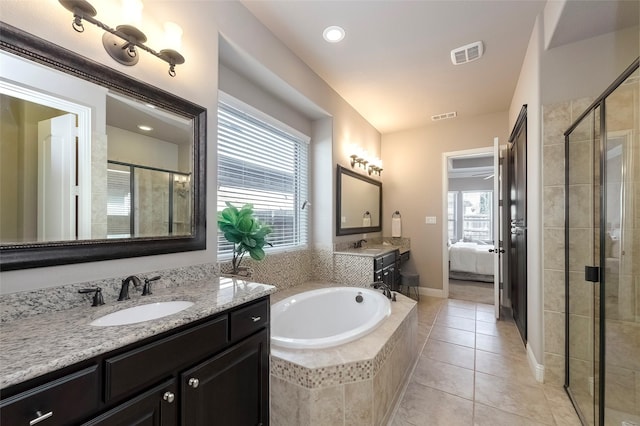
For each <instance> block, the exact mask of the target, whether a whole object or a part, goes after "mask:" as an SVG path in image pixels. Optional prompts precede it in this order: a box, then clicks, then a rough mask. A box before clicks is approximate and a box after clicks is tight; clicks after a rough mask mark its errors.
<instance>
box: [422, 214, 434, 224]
mask: <svg viewBox="0 0 640 426" xmlns="http://www.w3.org/2000/svg"><path fill="white" fill-rule="evenodd" d="M424 223H426V224H427V225H435V224H436V217H435V216H427V217H425V218H424Z"/></svg>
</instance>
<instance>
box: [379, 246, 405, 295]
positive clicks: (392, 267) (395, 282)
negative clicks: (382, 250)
mask: <svg viewBox="0 0 640 426" xmlns="http://www.w3.org/2000/svg"><path fill="white" fill-rule="evenodd" d="M373 280H374V281H382V282H383V283H385V284H386V285H387V286H389V288H390V289H391V290H394V291H396V290H398V287H399V286H400V252H399V251H398V250H394V251H392V252H390V253H386V254H384V255H382V256H378V257H376V258H374V259H373Z"/></svg>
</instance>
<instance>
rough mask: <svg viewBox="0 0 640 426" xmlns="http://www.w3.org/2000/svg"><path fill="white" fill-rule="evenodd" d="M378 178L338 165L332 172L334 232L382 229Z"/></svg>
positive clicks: (356, 232) (355, 232)
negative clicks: (334, 209)
mask: <svg viewBox="0 0 640 426" xmlns="http://www.w3.org/2000/svg"><path fill="white" fill-rule="evenodd" d="M381 214H382V182H379V181H377V180H374V179H371V178H369V177H367V176H363V175H361V174H358V173H356V172H353V171H351V170H349V169H346V168H344V167H342V166H340V165H337V174H336V235H351V234H362V233H365V232H380V231H381V230H382V220H381V218H380V216H381Z"/></svg>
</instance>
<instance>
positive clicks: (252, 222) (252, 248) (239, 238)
mask: <svg viewBox="0 0 640 426" xmlns="http://www.w3.org/2000/svg"><path fill="white" fill-rule="evenodd" d="M226 205H227V207H226V208H225V209H224V210H222V211H220V212H218V229H220V231H221V232H222V234H223V235H224V238H225V239H226V240H227V241H229V242H230V243H232V244H233V258H232V260H231V266H232V271H231V273H232V274H234V275H238V274H239V272H240V270H241V269H240V262H242V259H243V258H244V255H245V254H247V253H249V256H251V258H252V259H254V260H258V261H259V260H262V259H264V257H265V252H264V249H263V247H264V246H265V244H269V245H272V244H271V243H269V242H267V241H266V237H267V235H269V234H270V233H271V232H272V229H271V227H270V226H269V225H265V224H263V223H261V222H260V220H259V219H258V218H256V217H255V216H254V215H253V204H245V205H244V206H242V208H241V209H238V208H237V207H235V206H234V205H232V204H231V203H229V202H227V203H226Z"/></svg>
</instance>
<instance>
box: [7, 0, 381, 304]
mask: <svg viewBox="0 0 640 426" xmlns="http://www.w3.org/2000/svg"><path fill="white" fill-rule="evenodd" d="M176 5H177V3H176V2H156V3H154V7H152V8H145V11H144V15H145V20H144V30H145V33H147V35H148V37H149V45H150V46H152V47H154V48H160V46H159V45H158V40H159V39H158V38H157V37H155V38H154V34H158V31H159V29H160V28H161V24H162V23H163V22H165V21H174V22H177V23H178V24H179V25H181V26H182V28H183V29H184V36H183V40H182V46H183V47H182V50H181V51H182V53H183V54H184V56H185V58H186V63H185V64H184V65H180V66H178V67H177V68H176V71H177V76H176V77H175V78H171V77H169V76H168V75H167V67H166V64H165V63H164V62H162V61H160V60H158V59H156V58H154V57H152V56H151V55H147V54H141V59H140V62H139V63H138V64H137V65H136V66H135V67H126V66H123V65H120V64H118V63H116V62H114V61H113V60H112V59H111V58H110V57H109V55H108V54H107V53H106V52H105V50H104V49H103V47H102V43H101V37H102V31H101V30H100V29H98V28H96V27H94V26H92V25H90V24H87V25H85V28H86V30H85V32H84V33H82V34H78V33H76V32H75V31H73V29H72V28H71V25H70V23H71V14H70V13H69V12H68V11H67V10H66V9H65V8H63V7H62V6H60V4H59V3H58V2H56V1H53V0H50V1H47V2H43V1H42V0H24V1H20V2H2V4H1V5H0V6H1V8H2V20H3V21H4V22H6V23H8V24H10V25H14V26H17V27H19V28H22V29H24V30H26V31H28V32H31V33H33V34H34V35H36V36H38V37H42V38H44V39H46V40H49V41H51V42H53V43H55V44H58V45H60V46H62V47H65V48H67V49H70V50H73V51H75V52H77V53H79V54H81V55H83V56H86V57H88V58H90V59H92V60H94V61H97V62H100V63H104V64H105V65H107V66H109V67H112V68H114V69H117V70H119V71H121V72H124V73H126V74H128V75H130V76H132V77H133V78H136V79H139V80H142V81H145V82H147V83H149V84H152V85H154V86H157V87H161V88H162V89H164V90H166V91H168V92H171V93H174V94H176V95H178V96H181V97H183V98H185V99H188V100H190V101H192V102H194V103H197V104H199V105H202V106H203V107H205V108H207V110H208V114H207V158H206V161H207V165H208V167H207V194H206V195H207V212H208V214H207V216H208V219H209V220H208V224H209V226H208V227H207V249H206V250H202V251H195V252H187V253H176V254H167V255H159V256H146V257H137V258H131V259H121V260H111V261H104V262H91V263H84V264H76V265H66V266H58V267H49V268H36V269H29V270H23V271H7V272H2V273H0V281H1V282H2V285H1V287H0V292H1V293H11V292H16V291H21V290H27V289H35V288H43V287H53V286H58V285H63V284H68V283H75V282H83V281H91V280H98V279H103V278H112V277H121V276H126V275H129V274H137V273H144V272H150V271H158V270H163V269H166V268H178V267H183V266H189V265H198V264H203V263H209V262H215V261H216V260H217V256H216V234H217V230H216V227H215V225H214V224H215V220H213V215H214V214H215V211H216V186H217V185H216V183H217V182H216V176H217V169H216V167H215V164H216V158H217V156H216V140H217V131H216V129H217V116H216V113H215V111H216V110H217V99H218V34H219V33H221V34H224V36H225V39H227V40H230V41H231V42H232V43H233V45H234V46H235V47H237V48H238V49H240V50H242V52H243V53H244V54H246V55H248V56H249V57H252V58H253V59H254V60H255V61H257V62H258V63H260V64H261V65H262V66H263V67H264V68H265V69H267V70H268V71H269V73H270V76H271V77H274V76H275V77H276V78H278V79H281V80H282V81H285V82H286V83H287V85H288V87H289V88H290V89H291V90H294V91H296V93H298V94H300V95H302V96H304V97H306V98H308V99H309V100H310V101H311V102H312V103H313V104H315V105H317V106H318V107H319V108H320V109H322V110H324V111H326V112H327V114H328V115H329V116H331V119H330V120H329V119H327V122H329V121H331V124H332V127H331V133H328V132H326V128H324V126H323V125H324V124H326V122H323V123H321V124H323V125H320V126H317V127H316V129H318V130H323V131H322V132H321V134H322V136H323V137H326V136H327V135H328V134H330V139H328V140H327V139H323V140H322V141H321V143H322V144H324V148H323V155H324V156H325V157H324V158H326V159H328V161H327V162H324V163H322V164H317V163H316V162H314V164H313V170H314V176H313V177H312V182H313V185H314V190H315V188H317V187H319V186H320V187H321V189H322V191H317V193H316V194H315V195H317V197H319V198H318V199H312V200H311V201H312V206H313V211H312V213H313V215H312V221H313V220H314V219H320V220H321V223H322V225H323V228H322V229H321V230H320V231H319V232H321V236H322V238H323V239H324V238H327V239H328V241H329V242H331V241H332V235H331V233H332V232H333V233H335V231H334V230H335V228H334V227H333V226H331V228H329V229H328V227H327V224H328V223H330V224H331V225H333V220H334V219H331V222H328V220H329V218H333V216H334V214H333V206H334V199H335V195H334V193H335V184H334V180H335V179H334V170H335V163H336V162H337V161H338V157H334V152H336V149H335V148H334V146H331V147H329V146H327V142H328V141H330V142H331V144H337V147H338V148H340V147H341V146H342V145H343V144H345V143H353V142H358V143H360V144H362V146H363V148H365V149H368V150H369V151H370V152H373V153H375V154H378V155H379V151H380V148H379V144H380V134H379V132H378V131H377V130H376V129H374V128H373V127H372V126H371V125H370V124H369V123H367V122H366V120H364V119H363V118H362V116H360V115H359V114H358V113H357V112H356V111H355V110H354V109H353V108H352V107H351V106H350V105H349V104H348V103H347V102H345V101H344V100H343V99H342V98H341V97H340V96H339V95H338V94H337V93H336V92H335V91H334V90H333V89H331V87H329V86H328V85H327V84H326V83H325V82H324V81H323V80H322V79H320V77H318V76H317V75H316V74H315V73H313V72H312V71H311V70H310V69H309V67H308V66H307V65H306V64H305V63H304V62H302V60H300V59H299V58H298V57H297V56H295V55H294V54H293V53H292V52H291V51H290V50H288V49H287V48H286V47H285V46H284V45H283V44H282V43H281V42H280V41H279V40H278V39H277V38H276V37H275V36H274V35H273V34H271V33H270V32H269V31H268V30H267V29H266V28H265V27H264V26H263V25H262V24H261V23H260V22H258V21H257V20H256V19H255V17H254V16H253V15H252V14H251V13H250V12H249V11H248V10H247V9H245V8H244V7H243V6H242V4H240V3H239V2H182V3H181V4H180V7H177V6H176ZM109 12H110V11H109V8H108V7H107V8H105V7H100V8H99V10H98V16H97V17H98V18H99V19H104V20H105V22H108V23H111V22H115V21H113V20H109V19H108V16H109V15H108V14H109ZM156 30H158V31H156ZM257 41H259V42H257ZM2 69H3V75H4V73H5V67H2ZM312 136H313V135H312ZM338 151H340V149H338ZM313 152H315V151H313ZM340 161H343V160H340ZM325 188H330V189H329V190H325ZM320 197H321V198H320ZM319 206H321V207H323V208H322V210H320V209H319ZM314 227H315V226H314ZM313 235H314V237H315V235H316V232H315V230H314V232H313Z"/></svg>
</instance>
